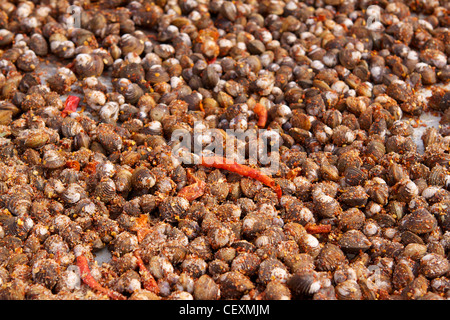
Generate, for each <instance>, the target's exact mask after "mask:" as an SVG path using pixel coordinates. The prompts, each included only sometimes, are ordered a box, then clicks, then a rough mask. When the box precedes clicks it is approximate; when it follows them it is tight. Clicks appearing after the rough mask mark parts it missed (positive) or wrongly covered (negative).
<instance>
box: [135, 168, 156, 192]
mask: <svg viewBox="0 0 450 320" xmlns="http://www.w3.org/2000/svg"><path fill="white" fill-rule="evenodd" d="M131 183H132V185H133V187H134V188H136V189H150V188H151V187H153V186H154V185H155V183H156V177H155V176H154V174H153V173H152V172H151V171H150V170H149V169H148V168H146V167H139V168H136V169H135V170H134V171H133V174H132V176H131Z"/></svg>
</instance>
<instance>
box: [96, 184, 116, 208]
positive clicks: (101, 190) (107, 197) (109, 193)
mask: <svg viewBox="0 0 450 320" xmlns="http://www.w3.org/2000/svg"><path fill="white" fill-rule="evenodd" d="M95 195H96V196H97V197H98V198H99V199H100V201H103V202H105V203H106V202H109V201H111V200H112V199H114V197H115V196H116V185H115V183H114V181H113V180H112V179H110V178H103V179H102V180H100V182H99V183H98V185H97V187H96V188H95Z"/></svg>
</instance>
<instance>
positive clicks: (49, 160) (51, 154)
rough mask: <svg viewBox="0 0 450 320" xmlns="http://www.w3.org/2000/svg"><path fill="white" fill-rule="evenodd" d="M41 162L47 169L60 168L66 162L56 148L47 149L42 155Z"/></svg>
mask: <svg viewBox="0 0 450 320" xmlns="http://www.w3.org/2000/svg"><path fill="white" fill-rule="evenodd" d="M42 164H43V166H44V168H47V169H57V168H61V167H63V166H64V165H65V164H66V159H65V157H64V155H63V154H62V153H61V152H59V151H57V150H47V151H45V153H44V155H43V156H42Z"/></svg>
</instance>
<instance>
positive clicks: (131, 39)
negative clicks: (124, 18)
mask: <svg viewBox="0 0 450 320" xmlns="http://www.w3.org/2000/svg"><path fill="white" fill-rule="evenodd" d="M119 45H120V49H121V50H122V55H123V56H126V55H127V54H129V53H130V52H134V53H136V54H137V55H140V54H141V53H142V52H144V48H145V45H144V41H142V40H141V39H139V38H137V37H135V36H133V35H131V34H128V33H127V34H124V35H123V36H122V37H121V38H120V42H119Z"/></svg>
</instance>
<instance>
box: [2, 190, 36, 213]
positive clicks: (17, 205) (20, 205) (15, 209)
mask: <svg viewBox="0 0 450 320" xmlns="http://www.w3.org/2000/svg"><path fill="white" fill-rule="evenodd" d="M6 208H7V209H8V210H9V211H10V212H11V213H12V214H13V215H15V216H23V215H25V214H27V213H28V212H29V210H30V208H31V197H30V196H29V195H27V194H23V193H19V194H12V195H11V196H10V197H9V198H8V200H7V201H6Z"/></svg>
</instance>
